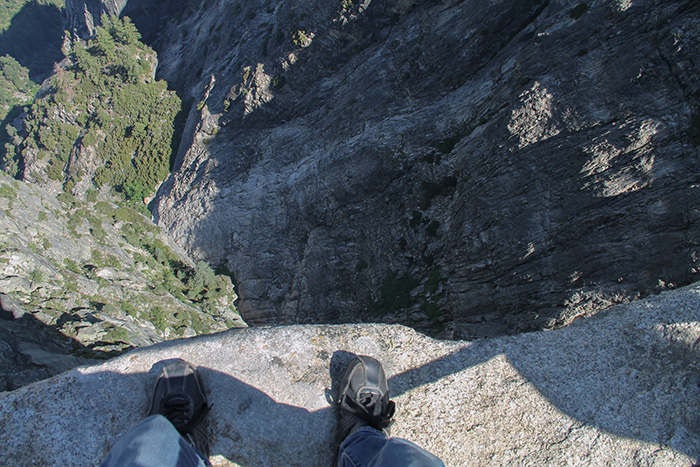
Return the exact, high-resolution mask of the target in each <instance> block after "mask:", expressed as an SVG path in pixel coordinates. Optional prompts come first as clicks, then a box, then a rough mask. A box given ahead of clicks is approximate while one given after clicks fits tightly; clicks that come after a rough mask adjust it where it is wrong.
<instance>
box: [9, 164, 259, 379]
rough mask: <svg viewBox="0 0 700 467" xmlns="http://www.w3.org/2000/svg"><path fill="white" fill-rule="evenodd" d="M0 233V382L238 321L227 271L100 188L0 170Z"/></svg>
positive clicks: (53, 371) (39, 375) (48, 373)
mask: <svg viewBox="0 0 700 467" xmlns="http://www.w3.org/2000/svg"><path fill="white" fill-rule="evenodd" d="M93 196H95V193H93ZM0 237H1V240H0V391H7V390H12V389H16V388H17V387H19V386H23V385H25V384H28V383H30V382H32V381H36V380H38V379H42V378H46V377H49V376H52V375H55V374H57V373H60V372H62V371H66V370H68V369H70V368H73V367H75V366H77V365H79V364H85V363H86V362H88V360H87V359H86V358H90V359H95V358H100V359H105V358H107V357H109V356H112V355H116V354H118V353H120V352H122V351H124V350H127V349H131V348H134V347H142V346H148V345H151V344H153V343H156V342H161V341H163V340H167V339H173V338H177V337H182V336H194V335H197V334H205V333H209V332H215V331H222V330H224V329H228V328H230V327H236V326H245V323H243V321H242V320H241V319H240V316H239V315H238V314H237V313H236V311H235V307H234V305H233V302H234V300H235V299H236V295H235V292H234V291H233V286H232V284H231V282H230V280H229V279H228V277H222V276H218V279H216V278H215V277H216V276H214V272H213V271H211V270H210V269H209V268H208V267H206V266H205V265H196V264H194V263H193V262H192V261H191V260H189V259H188V258H187V257H186V256H185V255H184V253H183V252H182V251H181V250H180V249H179V248H178V247H177V246H176V245H175V244H174V243H173V242H172V240H170V239H168V238H167V237H166V236H164V235H163V234H162V233H161V231H160V229H158V227H157V226H155V225H153V224H152V223H151V222H150V221H149V220H148V219H146V218H145V217H144V216H143V215H142V214H139V213H138V212H136V211H134V210H133V209H130V208H128V207H125V206H119V205H116V204H114V203H113V202H112V201H111V200H110V199H109V198H108V197H105V196H104V195H100V198H97V196H95V198H92V199H91V200H89V201H79V200H77V199H75V198H73V197H72V196H70V195H69V194H67V193H63V194H62V195H60V196H59V197H58V199H57V198H56V196H55V194H54V193H51V192H49V191H47V190H46V189H42V188H40V187H38V186H35V185H33V184H28V183H23V182H19V181H17V180H13V179H11V178H9V177H7V176H5V175H0ZM208 276H209V278H207V277H208ZM186 284H189V285H186ZM215 287H219V289H218V291H217V292H216V293H214V292H215ZM188 289H189V290H188Z"/></svg>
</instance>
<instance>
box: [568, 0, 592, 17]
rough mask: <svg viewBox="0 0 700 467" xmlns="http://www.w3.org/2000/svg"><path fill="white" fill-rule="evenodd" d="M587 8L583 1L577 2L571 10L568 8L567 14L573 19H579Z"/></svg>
mask: <svg viewBox="0 0 700 467" xmlns="http://www.w3.org/2000/svg"><path fill="white" fill-rule="evenodd" d="M586 10H588V5H586V4H585V3H583V2H582V3H579V4H578V5H576V6H575V7H573V8H572V9H571V10H569V16H571V18H573V19H579V18H580V17H581V16H583V14H584V13H585V12H586Z"/></svg>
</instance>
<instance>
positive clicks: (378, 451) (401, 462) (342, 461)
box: [338, 427, 445, 467]
mask: <svg viewBox="0 0 700 467" xmlns="http://www.w3.org/2000/svg"><path fill="white" fill-rule="evenodd" d="M360 466H366V467H393V466H402V467H445V464H443V463H442V461H441V460H440V459H438V458H437V457H435V456H434V455H432V454H430V453H429V452H428V451H426V450H425V449H422V448H420V447H418V446H416V445H415V444H413V443H411V442H410V441H406V440H404V439H400V438H389V437H388V436H387V435H386V434H385V433H384V432H383V431H380V430H375V429H374V428H371V427H363V428H360V429H358V430H357V431H355V432H354V433H353V434H352V435H350V436H348V437H347V438H346V439H345V441H343V444H341V445H340V452H339V454H338V467H360Z"/></svg>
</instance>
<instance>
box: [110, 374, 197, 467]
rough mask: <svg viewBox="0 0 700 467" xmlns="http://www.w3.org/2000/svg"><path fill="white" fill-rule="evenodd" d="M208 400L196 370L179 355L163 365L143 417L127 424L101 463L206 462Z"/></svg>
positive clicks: (143, 466) (188, 466)
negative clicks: (149, 408) (126, 431)
mask: <svg viewBox="0 0 700 467" xmlns="http://www.w3.org/2000/svg"><path fill="white" fill-rule="evenodd" d="M210 408H211V406H210V405H209V403H208V402H207V397H206V394H205V392H204V386H203V385H202V380H201V379H200V377H199V374H198V372H197V369H196V368H195V367H194V366H192V365H191V364H189V363H187V362H185V361H184V360H176V361H174V362H172V363H170V364H168V365H166V366H165V367H163V369H162V371H161V373H160V375H159V377H158V381H157V382H156V387H155V388H154V390H153V400H152V401H151V410H150V412H149V413H148V418H146V419H145V420H143V421H142V422H140V423H139V424H138V425H136V426H135V427H134V428H132V429H131V431H129V432H128V433H127V434H126V435H125V436H124V437H123V438H122V439H121V440H119V441H118V442H117V444H115V445H114V447H112V450H111V451H110V452H109V454H108V455H107V458H105V460H104V461H103V463H102V465H103V466H120V467H121V466H130V467H149V466H167V467H170V466H173V467H175V466H177V467H194V466H211V464H210V463H209V432H208V430H207V427H206V423H205V419H206V417H207V414H208V413H209V409H210Z"/></svg>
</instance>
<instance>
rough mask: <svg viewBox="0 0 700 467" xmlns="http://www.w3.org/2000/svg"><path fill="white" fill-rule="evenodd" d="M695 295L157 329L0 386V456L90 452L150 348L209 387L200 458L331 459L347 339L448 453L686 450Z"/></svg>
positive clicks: (85, 456) (31, 459)
mask: <svg viewBox="0 0 700 467" xmlns="http://www.w3.org/2000/svg"><path fill="white" fill-rule="evenodd" d="M698 310H700V286H698V285H697V284H696V285H694V286H692V287H688V288H685V289H681V290H677V291H672V292H665V293H662V294H661V295H658V296H655V297H653V298H652V299H649V300H644V301H639V302H635V303H634V304H631V305H622V306H618V307H615V308H612V309H610V310H607V311H605V312H602V313H600V314H599V315H598V316H595V317H593V318H590V319H588V320H580V321H577V322H576V323H574V324H573V325H572V326H570V327H567V328H564V329H560V330H556V331H550V332H535V333H524V334H520V335H518V336H513V337H501V338H494V339H488V340H478V341H474V342H465V341H460V342H447V341H437V340H433V339H430V338H427V337H425V336H422V335H420V334H418V333H416V332H415V331H413V330H411V329H408V328H405V327H402V326H396V325H394V326H388V325H342V326H327V325H326V326H290V327H278V328H271V329H262V328H249V329H245V330H230V331H226V332H224V333H220V334H214V335H209V336H202V337H196V338H191V339H184V340H179V341H171V342H166V343H162V344H157V345H155V346H153V347H149V348H146V349H139V350H135V351H132V352H130V353H128V354H126V355H124V356H121V357H118V358H116V359H113V360H110V361H109V362H106V363H104V364H102V365H99V366H91V367H81V368H78V369H75V370H73V371H70V372H68V373H64V374H62V375H60V376H56V377H54V378H52V379H49V380H45V381H41V382H39V383H35V384H32V385H30V386H27V387H24V388H21V389H19V390H16V391H13V392H10V393H2V394H0V425H1V426H2V427H3V430H2V432H0V441H2V445H3V449H2V450H0V463H2V464H3V465H30V464H38V465H75V466H81V465H97V464H98V463H99V461H100V460H101V459H102V458H103V457H104V456H105V455H106V453H107V451H108V450H109V448H110V447H111V446H112V445H113V444H114V442H115V441H116V440H117V439H118V438H119V437H120V436H121V435H123V434H124V433H125V431H126V430H128V429H129V427H130V426H132V425H133V424H134V423H136V422H138V421H139V420H140V419H141V418H142V417H143V416H144V414H145V413H146V412H147V411H148V405H149V396H148V393H149V391H150V390H151V389H150V388H151V387H152V385H153V384H154V381H155V377H156V376H157V374H158V371H159V369H160V368H161V367H162V366H163V364H164V362H165V361H168V360H169V359H174V358H182V359H186V360H189V361H191V362H193V363H195V364H197V365H199V366H200V371H201V374H202V377H203V381H204V384H205V385H206V387H207V388H208V392H209V398H210V401H211V402H212V403H213V410H212V412H211V414H210V418H211V423H210V428H211V431H212V454H213V458H212V461H213V463H214V465H217V466H224V465H239V466H248V467H250V466H273V465H274V466H276V465H309V466H329V465H333V458H334V455H335V434H336V432H335V427H336V415H337V413H336V411H337V409H336V408H335V406H334V405H333V403H332V397H333V394H335V391H336V390H337V379H338V378H339V377H340V374H341V373H342V371H343V368H344V365H345V364H347V362H348V360H349V358H350V355H351V354H352V353H357V354H369V355H373V356H375V357H377V358H379V359H380V360H382V361H383V362H384V364H385V367H386V371H387V374H388V377H389V386H390V391H391V393H392V395H393V396H392V397H393V398H394V399H395V400H396V402H397V407H398V408H397V416H396V423H395V424H394V426H393V428H392V433H393V434H394V435H395V436H399V437H404V438H407V439H409V440H411V441H413V442H416V443H418V444H419V445H421V446H423V447H425V448H427V449H428V450H430V451H432V452H434V453H435V454H437V455H439V456H440V457H441V458H442V459H443V460H444V461H445V464H446V465H448V466H473V465H482V466H487V465H493V466H503V465H520V466H525V465H532V466H535V465H548V466H569V465H615V466H652V465H653V466H674V467H678V466H689V465H690V464H692V463H693V461H694V460H695V459H697V458H698V456H699V455H700V419H699V418H698V414H699V413H700V389H699V388H698V383H699V382H700V367H699V366H698V361H699V360H698V356H699V355H698V352H699V351H700V349H699V348H698V342H700V324H699V322H700V315H699V313H698ZM47 427H50V429H47ZM39 433H41V435H40V436H39V435H38V434H39Z"/></svg>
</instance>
